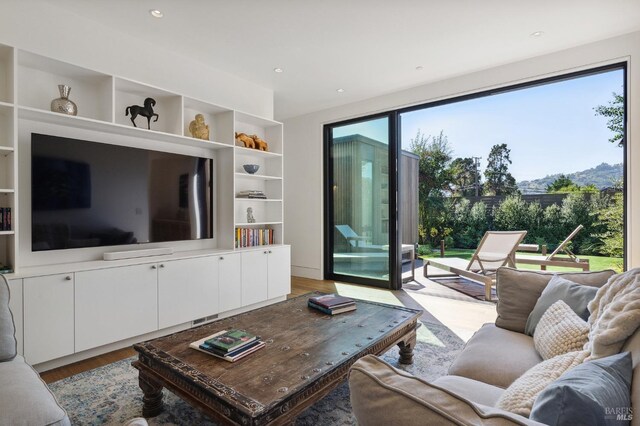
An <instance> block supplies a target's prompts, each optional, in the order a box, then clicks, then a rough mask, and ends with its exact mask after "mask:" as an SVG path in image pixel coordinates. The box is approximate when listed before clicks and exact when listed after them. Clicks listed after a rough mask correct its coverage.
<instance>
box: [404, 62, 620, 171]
mask: <svg viewBox="0 0 640 426" xmlns="http://www.w3.org/2000/svg"><path fill="white" fill-rule="evenodd" d="M622 83H623V72H622V70H616V71H610V72H607V73H601V74H596V75H592V76H588V77H583V78H577V79H572V80H566V81H560V82H556V83H553V84H545V85H543V86H538V87H532V88H528V89H524V90H517V91H513V92H507V93H502V94H499V95H494V96H487V97H482V98H478V99H473V100H469V101H465V102H457V103H453V104H449V105H442V106H438V107H433V108H428V109H424V110H420V111H414V112H411V113H407V114H403V115H402V148H403V149H409V146H410V140H411V138H414V137H415V135H416V132H417V130H418V129H421V131H422V132H423V133H425V134H427V135H437V134H439V133H440V131H441V130H442V131H443V132H444V134H445V135H446V136H447V138H448V140H449V145H450V147H451V148H452V149H453V156H454V158H455V157H472V156H476V157H482V160H481V162H482V170H484V168H485V167H486V160H487V155H488V154H489V151H490V150H491V147H492V146H493V145H495V144H500V143H506V144H507V146H508V147H509V149H511V161H512V162H513V164H511V167H510V172H511V174H512V175H513V176H514V177H515V178H516V181H522V180H530V179H537V178H541V177H544V176H546V175H551V174H556V173H565V174H568V173H572V172H576V171H579V170H585V169H589V168H591V167H595V166H597V165H598V164H600V163H603V162H604V163H609V164H616V163H621V162H622V160H623V150H622V148H618V146H617V145H616V144H612V143H610V142H609V141H608V139H609V138H610V137H611V136H612V133H611V131H610V130H609V129H608V128H607V126H606V122H607V120H606V118H605V117H602V116H596V115H595V113H594V110H593V109H594V108H595V107H596V106H598V105H606V104H607V103H608V102H609V101H610V100H612V99H613V95H612V92H617V93H621V92H622Z"/></svg>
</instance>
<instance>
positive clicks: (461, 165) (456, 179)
mask: <svg viewBox="0 0 640 426" xmlns="http://www.w3.org/2000/svg"><path fill="white" fill-rule="evenodd" d="M450 175H451V192H452V194H453V195H455V196H458V197H473V196H474V195H476V183H477V184H478V186H480V185H481V177H480V173H479V171H478V169H477V167H476V164H475V161H474V159H473V158H472V157H467V158H456V159H455V160H453V161H452V162H451V166H450Z"/></svg>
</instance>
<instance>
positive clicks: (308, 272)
mask: <svg viewBox="0 0 640 426" xmlns="http://www.w3.org/2000/svg"><path fill="white" fill-rule="evenodd" d="M291 275H293V276H294V277H302V278H310V279H312V280H322V279H324V277H323V275H322V271H321V270H320V269H318V268H307V267H305V266H295V265H291Z"/></svg>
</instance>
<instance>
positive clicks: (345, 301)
mask: <svg viewBox="0 0 640 426" xmlns="http://www.w3.org/2000/svg"><path fill="white" fill-rule="evenodd" d="M309 302H311V303H313V304H315V305H318V306H322V307H323V308H327V309H334V308H340V307H343V306H352V305H355V302H354V301H353V299H349V298H348V297H344V296H339V295H336V294H333V293H332V294H323V295H321V296H314V297H310V298H309Z"/></svg>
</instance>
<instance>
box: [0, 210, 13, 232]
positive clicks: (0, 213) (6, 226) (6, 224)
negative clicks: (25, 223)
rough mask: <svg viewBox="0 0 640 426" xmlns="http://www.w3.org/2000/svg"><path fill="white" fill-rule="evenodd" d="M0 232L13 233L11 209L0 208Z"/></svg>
mask: <svg viewBox="0 0 640 426" xmlns="http://www.w3.org/2000/svg"><path fill="white" fill-rule="evenodd" d="M0 231H11V207H0Z"/></svg>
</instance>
